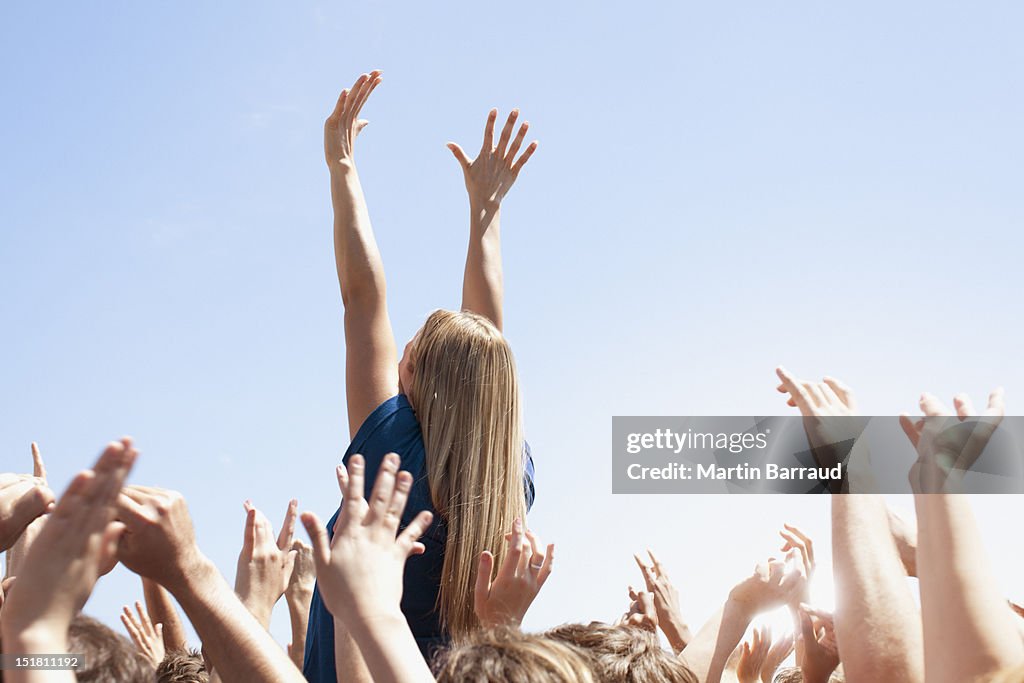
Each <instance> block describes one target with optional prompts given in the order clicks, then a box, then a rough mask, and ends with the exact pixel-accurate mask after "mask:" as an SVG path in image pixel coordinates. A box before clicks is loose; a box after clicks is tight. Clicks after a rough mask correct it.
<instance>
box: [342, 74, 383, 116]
mask: <svg viewBox="0 0 1024 683" xmlns="http://www.w3.org/2000/svg"><path fill="white" fill-rule="evenodd" d="M381 80H383V79H382V78H381V76H380V71H379V70H377V71H373V72H371V73H370V74H369V76H367V79H366V81H365V82H364V83H363V87H362V89H361V91H360V93H359V95H358V97H357V98H356V100H355V101H354V102H353V103H352V106H351V108H350V109H349V112H350V116H351V118H352V122H353V123H355V121H356V119H358V118H359V112H360V111H362V109H363V105H365V104H366V100H367V99H369V97H370V93H372V92H373V91H374V90H375V89H376V88H377V86H378V85H380V82H381Z"/></svg>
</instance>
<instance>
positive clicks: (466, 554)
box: [399, 311, 526, 637]
mask: <svg viewBox="0 0 1024 683" xmlns="http://www.w3.org/2000/svg"><path fill="white" fill-rule="evenodd" d="M399 376H400V378H401V382H402V390H403V391H404V392H405V393H406V396H407V397H408V399H409V403H410V404H411V405H412V408H413V410H414V411H415V412H416V418H417V419H418V420H419V423H420V428H421V429H422V431H423V444H424V447H425V449H426V455H427V475H428V480H429V483H430V495H431V498H432V499H433V503H434V506H435V507H436V508H437V510H438V512H440V513H441V516H442V518H443V520H444V523H445V525H446V527H447V531H448V542H447V546H446V548H445V558H444V568H443V570H442V575H441V591H440V596H439V607H440V613H441V619H442V621H443V622H444V624H445V626H446V627H447V628H448V630H449V632H450V633H451V634H452V635H453V636H455V637H462V636H465V635H467V634H468V633H469V632H470V631H471V630H473V629H474V628H475V627H476V626H477V620H476V617H475V615H474V613H473V605H472V601H471V600H467V599H466V595H467V592H468V591H471V590H472V587H473V583H474V580H475V572H476V567H477V561H478V558H479V556H480V553H481V552H483V551H484V550H490V551H491V552H492V553H494V554H495V560H496V563H495V564H496V566H500V563H501V561H502V560H503V559H504V556H505V552H506V549H505V533H506V532H507V531H508V530H509V529H510V528H511V527H512V522H513V521H514V520H515V518H516V517H525V515H526V502H525V490H524V467H525V463H524V462H523V460H524V441H523V429H522V420H521V406H520V395H519V381H518V377H517V373H516V365H515V359H514V358H513V357H512V350H511V349H510V348H509V345H508V342H507V341H506V340H505V337H504V336H502V334H501V332H500V331H498V329H497V328H496V327H495V326H494V325H493V324H492V323H491V321H490V320H488V319H487V318H485V317H483V316H481V315H477V314H475V313H470V312H467V311H463V312H460V313H455V312H452V311H435V312H434V313H432V314H431V315H430V317H428V318H427V321H426V323H425V324H424V325H423V327H422V329H420V331H419V332H417V333H416V336H415V338H413V340H412V341H411V342H409V345H408V346H407V347H406V349H405V354H404V355H403V357H402V362H401V364H400V366H399Z"/></svg>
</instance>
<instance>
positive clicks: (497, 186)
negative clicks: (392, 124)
mask: <svg viewBox="0 0 1024 683" xmlns="http://www.w3.org/2000/svg"><path fill="white" fill-rule="evenodd" d="M497 118H498V110H497V109H492V110H491V112H490V113H489V114H488V115H487V125H486V126H485V127H484V142H483V145H482V146H481V147H480V153H479V154H478V155H477V157H476V159H470V158H469V157H468V156H467V155H466V153H465V152H464V151H463V149H462V147H460V146H459V145H457V144H455V143H454V142H449V143H448V149H450V150H451V151H452V154H454V155H455V159H456V160H458V162H459V165H460V166H462V174H463V176H464V177H465V180H466V191H467V192H469V201H470V204H471V205H473V206H474V207H479V208H481V209H488V208H490V209H493V208H496V207H497V206H499V205H500V204H501V200H502V199H504V198H505V195H506V194H507V193H508V191H509V189H510V188H511V187H512V184H513V183H515V181H516V178H518V177H519V171H521V170H522V168H523V166H525V165H526V162H527V161H529V159H530V157H531V156H532V155H533V153H534V152H535V151H536V150H537V141H536V140H534V141H533V142H531V143H530V144H529V145H527V147H526V149H525V150H524V151H523V153H522V154H521V155H519V158H518V159H517V158H516V155H517V154H519V150H520V148H521V147H522V145H523V140H524V139H525V138H526V131H528V130H529V129H530V124H529V123H528V122H524V123H522V124H520V126H519V131H518V132H517V133H516V136H515V138H514V139H512V130H513V128H515V124H516V119H518V118H519V110H518V109H513V110H512V111H511V113H509V115H508V119H507V120H506V121H505V127H504V128H502V130H501V136H500V137H499V138H498V144H497V146H495V145H494V122H495V120H497ZM509 140H511V144H510V143H509Z"/></svg>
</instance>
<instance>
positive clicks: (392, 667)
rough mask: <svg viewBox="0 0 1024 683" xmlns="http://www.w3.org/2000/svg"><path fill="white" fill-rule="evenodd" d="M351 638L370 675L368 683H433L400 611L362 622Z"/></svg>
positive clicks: (431, 675) (431, 676)
mask: <svg viewBox="0 0 1024 683" xmlns="http://www.w3.org/2000/svg"><path fill="white" fill-rule="evenodd" d="M351 635H352V639H353V640H354V641H355V643H356V645H357V646H358V648H359V652H360V653H361V655H362V659H363V660H364V661H365V663H366V668H367V669H368V670H369V671H370V672H371V674H372V679H371V680H373V681H377V682H378V683H381V682H383V683H427V682H428V681H429V682H433V681H434V676H433V674H431V673H430V668H429V667H428V666H427V663H426V662H425V661H424V660H423V656H422V655H421V654H420V650H419V647H417V645H416V639H415V638H413V636H412V632H411V631H410V630H409V624H408V622H406V620H405V617H404V616H402V614H401V612H399V613H397V614H394V615H380V616H375V617H374V618H372V619H365V620H362V621H361V623H360V624H359V630H357V631H354V632H352V634H351Z"/></svg>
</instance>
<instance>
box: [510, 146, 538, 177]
mask: <svg viewBox="0 0 1024 683" xmlns="http://www.w3.org/2000/svg"><path fill="white" fill-rule="evenodd" d="M537 144H538V143H537V141H536V140H534V141H533V142H531V143H530V145H529V146H528V147H527V148H526V151H525V152H523V155H522V156H521V157H519V159H518V160H517V161H516V163H514V164H512V173H513V174H514V175H519V171H521V170H523V166H525V165H526V162H527V161H529V160H530V157H532V156H533V153H534V152H536V151H537Z"/></svg>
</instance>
